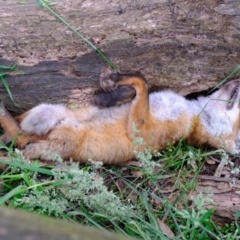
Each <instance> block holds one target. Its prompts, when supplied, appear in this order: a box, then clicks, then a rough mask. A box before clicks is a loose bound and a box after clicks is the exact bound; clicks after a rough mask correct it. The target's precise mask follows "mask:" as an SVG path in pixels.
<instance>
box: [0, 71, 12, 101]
mask: <svg viewBox="0 0 240 240" xmlns="http://www.w3.org/2000/svg"><path fill="white" fill-rule="evenodd" d="M0 79H1V81H2V83H3V85H4V87H5V88H6V90H7V93H8V95H9V97H10V98H11V100H12V101H13V102H14V100H13V96H12V93H11V91H10V88H9V86H8V84H7V81H6V80H5V78H4V77H3V76H1V75H0Z"/></svg>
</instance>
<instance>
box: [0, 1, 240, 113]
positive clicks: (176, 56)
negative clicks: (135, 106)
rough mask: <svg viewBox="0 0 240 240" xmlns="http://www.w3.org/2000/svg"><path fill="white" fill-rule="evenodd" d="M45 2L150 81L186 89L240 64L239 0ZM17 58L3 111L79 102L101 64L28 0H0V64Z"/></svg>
mask: <svg viewBox="0 0 240 240" xmlns="http://www.w3.org/2000/svg"><path fill="white" fill-rule="evenodd" d="M52 8H53V9H54V10H55V11H56V12H57V13H59V14H60V15H61V16H62V17H63V18H64V19H65V20H66V21H67V22H69V23H70V24H71V25H72V26H74V27H75V28H76V29H77V30H78V31H79V32H81V33H82V34H83V35H84V36H86V37H87V38H88V39H90V40H91V41H92V42H93V43H94V44H96V45H97V46H98V47H99V48H100V49H101V50H102V51H103V52H104V53H105V55H106V56H107V57H108V58H109V59H111V60H112V62H113V63H114V64H115V65H116V66H117V67H118V68H119V69H120V70H121V71H122V72H124V71H126V70H138V71H141V72H142V73H143V74H144V75H145V76H146V78H147V79H148V80H149V84H150V87H171V88H172V89H174V90H176V91H177V92H179V93H181V94H183V95H186V94H189V93H192V92H196V91H197V92H199V91H203V90H206V89H209V88H211V87H213V86H214V85H216V83H217V82H219V81H220V80H221V79H222V78H223V77H224V76H226V75H227V74H228V73H230V71H231V70H232V69H233V68H234V67H235V66H236V65H237V64H239V63H240V2H239V0H231V1H230V0H210V1H207V2H206V1H195V0H151V1H143V0H135V1H130V0H121V1H120V0H116V1H111V0H102V1H93V0H85V1H80V0H76V1H68V0H62V1H59V2H57V4H56V5H54V6H52ZM14 63H17V64H18V69H19V70H20V71H18V72H15V73H14V74H11V75H10V76H8V77H6V79H7V82H8V84H9V86H10V89H11V92H12V94H13V97H14V99H15V101H16V102H17V103H18V105H19V106H16V105H14V104H13V103H12V101H11V100H10V98H9V96H8V94H7V92H6V90H5V88H4V86H2V85H1V86H0V96H1V99H2V100H4V102H5V105H6V106H7V108H8V109H9V110H12V111H14V112H22V111H25V110H27V109H29V108H31V107H33V106H34V105H36V104H38V103H40V102H52V103H68V104H79V105H86V104H88V103H89V102H91V100H92V98H93V96H94V95H95V94H96V92H98V91H99V90H100V87H99V83H98V80H99V76H100V75H101V74H103V73H105V72H106V71H108V66H107V64H106V63H105V62H104V61H103V60H102V59H101V58H100V57H99V56H98V55H97V54H96V53H95V52H94V51H93V50H92V49H91V48H90V47H89V46H88V45H87V44H86V43H84V42H83V41H82V40H81V39H80V38H79V37H78V36H76V35H75V34H74V33H73V32H72V31H70V30H69V29H68V28H67V27H66V26H65V25H63V24H62V23H61V22H60V21H59V20H57V19H56V18H55V17H54V16H53V15H51V13H50V12H49V11H48V10H46V9H43V8H41V7H39V6H38V5H37V4H36V3H35V1H34V2H23V3H22V4H21V3H20V2H19V1H16V0H8V1H4V0H0V65H11V64H14Z"/></svg>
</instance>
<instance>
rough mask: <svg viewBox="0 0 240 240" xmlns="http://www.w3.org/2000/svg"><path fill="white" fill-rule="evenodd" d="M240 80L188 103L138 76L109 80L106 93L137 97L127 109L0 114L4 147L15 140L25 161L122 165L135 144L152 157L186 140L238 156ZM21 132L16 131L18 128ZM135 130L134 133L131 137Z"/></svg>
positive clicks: (47, 108) (104, 82) (45, 108)
mask: <svg viewBox="0 0 240 240" xmlns="http://www.w3.org/2000/svg"><path fill="white" fill-rule="evenodd" d="M239 85H240V80H235V81H231V82H229V83H227V84H226V85H224V86H223V87H222V88H221V89H220V90H218V91H216V92H214V93H213V94H212V95H210V96H209V97H200V98H198V99H197V100H187V99H185V98H184V97H182V96H180V95H178V94H176V93H174V92H172V91H170V90H164V91H161V92H154V93H151V94H149V93H148V84H147V81H146V80H145V78H144V77H143V76H141V75H139V74H110V75H108V76H106V77H104V78H102V79H101V86H102V88H103V89H104V90H106V91H115V90H116V89H117V88H119V87H120V86H131V87H133V88H134V89H135V92H136V96H135V97H134V99H133V100H132V101H131V102H130V103H124V104H122V105H120V106H113V107H109V108H104V109H101V108H99V107H97V106H89V107H84V108H82V109H68V108H67V107H65V106H64V105H59V104H56V105H53V104H46V103H43V104H40V105H39V106H36V107H34V108H33V109H31V110H29V111H27V112H25V113H23V114H22V115H20V116H18V117H17V118H16V122H15V120H13V119H12V118H11V117H9V116H8V115H6V114H0V124H1V126H2V127H3V129H4V130H5V134H4V135H3V136H2V137H1V140H2V141H3V142H8V141H9V140H12V139H14V138H15V137H16V136H17V135H18V137H17V140H16V145H17V147H19V148H20V149H21V150H22V152H23V154H24V156H26V157H28V158H29V159H42V160H51V159H52V158H53V155H55V154H56V155H58V156H60V157H61V158H63V159H65V160H68V159H73V160H76V161H80V162H87V161H88V160H89V159H92V160H95V161H102V162H103V163H104V164H122V163H125V162H127V161H129V160H131V159H133V158H134V150H135V149H136V146H135V144H134V138H136V137H141V138H142V139H143V140H144V141H143V142H144V144H143V146H141V147H142V148H145V147H149V148H150V149H151V150H152V151H159V150H161V149H164V148H166V146H167V145H168V143H171V142H177V141H179V140H180V139H182V138H185V139H186V140H187V142H188V143H189V144H193V145H195V146H203V145H205V144H207V145H210V146H212V147H215V148H223V149H224V150H226V151H227V152H230V153H238V152H239V151H240V138H239V136H240V135H239V130H240V118H239V117H240V105H239V98H240V92H239ZM17 122H18V123H19V124H20V127H19V126H18V123H17ZM134 128H137V131H135V132H134Z"/></svg>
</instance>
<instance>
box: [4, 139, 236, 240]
mask: <svg viewBox="0 0 240 240" xmlns="http://www.w3.org/2000/svg"><path fill="white" fill-rule="evenodd" d="M1 148H4V149H6V150H7V151H8V152H9V156H10V158H11V161H6V160H0V163H2V164H6V165H7V166H8V167H7V168H6V169H5V170H4V171H3V172H2V174H1V175H0V180H1V186H2V188H1V198H0V204H1V205H3V204H4V205H7V206H9V207H14V208H20V209H25V210H27V211H32V212H36V213H38V214H44V215H48V216H54V217H57V218H62V219H67V220H69V221H74V222H80V223H83V224H87V225H91V226H95V227H98V228H100V229H108V230H114V231H117V232H120V233H122V234H124V235H126V236H132V237H133V236H134V237H138V238H140V239H148V240H151V239H237V237H238V236H239V235H240V225H239V224H238V218H239V217H240V212H239V213H238V215H236V219H235V222H233V223H232V224H230V225H226V226H224V227H223V228H220V227H217V226H216V225H215V223H214V221H213V219H212V216H213V212H214V209H208V208H207V205H208V204H209V203H211V201H212V198H211V195H210V194H209V196H203V195H202V194H199V195H198V196H197V197H196V198H195V199H194V201H193V203H192V204H190V202H189V199H188V198H187V195H186V194H187V192H188V191H190V190H194V189H195V188H196V186H197V175H198V174H199V172H200V169H201V167H202V165H203V164H202V161H201V160H202V159H203V158H205V157H206V156H209V155H212V154H216V151H212V152H203V151H200V150H199V149H195V148H193V147H190V146H188V145H187V144H186V143H185V142H184V141H182V142H180V143H179V144H178V145H176V146H173V145H169V147H168V148H167V149H166V150H165V151H163V152H161V153H159V154H158V156H157V157H156V156H155V161H156V165H157V166H154V169H152V170H153V171H151V173H149V172H148V171H145V169H144V168H142V167H136V166H128V167H126V166H124V167H102V166H101V164H100V165H99V164H98V163H97V164H95V162H93V161H91V162H92V163H91V164H90V165H87V166H79V164H78V163H75V162H72V161H70V162H63V161H61V159H57V160H56V162H55V163H54V166H53V165H46V164H42V163H40V162H39V161H29V160H27V159H25V158H24V157H23V156H22V154H21V152H20V151H18V150H17V149H15V150H14V151H13V149H12V147H9V148H8V147H6V146H1ZM146 152H147V150H146ZM146 152H145V153H144V154H138V157H140V158H142V159H140V161H141V162H144V163H146V162H147V161H149V162H150V164H149V166H151V165H152V163H151V161H152V159H150V157H149V156H150V155H149V154H146ZM156 158H158V159H156ZM173 159H174V160H175V164H174V161H173ZM181 161H182V162H181ZM180 162H181V164H180ZM170 170H171V171H170ZM189 171H191V173H192V177H191V178H190V180H189V177H188V176H187V174H188V175H189ZM170 172H171V173H170ZM173 179H175V180H174V181H173ZM167 183H169V184H171V183H173V188H171V191H169V193H168V194H165V193H164V192H162V189H163V186H164V185H165V184H167ZM179 189H181V190H179ZM176 190H178V191H179V197H178V198H177V199H176V200H175V201H171V198H172V197H173V195H174V192H175V191H176ZM180 202H182V206H183V207H182V208H181V209H179V208H178V207H177V206H178V203H180Z"/></svg>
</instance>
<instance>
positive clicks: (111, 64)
mask: <svg viewBox="0 0 240 240" xmlns="http://www.w3.org/2000/svg"><path fill="white" fill-rule="evenodd" d="M37 4H38V5H39V6H43V7H45V8H46V9H48V10H49V11H50V12H51V13H52V14H53V15H54V16H55V17H56V18H57V19H59V20H60V21H61V22H62V23H64V24H65V25H66V26H67V27H68V28H69V29H71V30H72V31H73V32H74V33H75V34H77V35H78V36H79V37H80V38H81V39H82V40H83V41H84V42H86V43H87V44H88V45H89V46H90V47H91V48H92V49H93V50H94V51H96V52H97V53H98V54H99V55H100V56H101V58H102V59H104V60H105V61H106V62H107V63H108V65H109V66H110V67H111V68H112V69H114V70H115V71H116V72H118V73H120V71H119V69H118V68H117V67H116V66H115V65H114V64H113V63H112V62H111V61H110V60H109V59H108V58H107V57H106V56H105V55H104V54H103V52H102V51H101V50H100V49H99V48H97V47H96V46H95V45H94V44H93V43H92V42H91V41H89V40H88V39H87V38H86V37H84V36H83V35H82V34H81V33H80V32H78V31H77V30H76V29H75V28H74V27H72V26H71V25H70V24H69V23H68V22H66V21H65V20H64V19H63V18H62V17H61V16H59V15H58V14H57V13H56V12H55V11H54V10H53V9H52V8H50V7H49V6H50V2H49V1H46V0H45V1H44V0H39V1H37Z"/></svg>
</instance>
